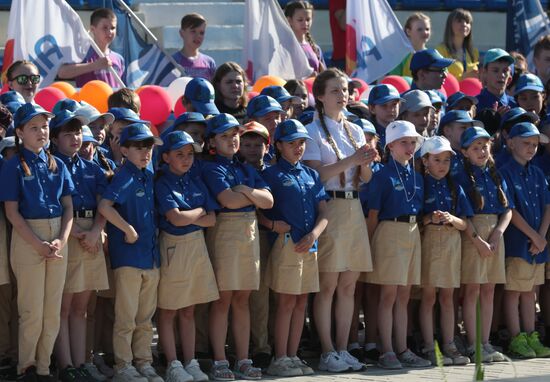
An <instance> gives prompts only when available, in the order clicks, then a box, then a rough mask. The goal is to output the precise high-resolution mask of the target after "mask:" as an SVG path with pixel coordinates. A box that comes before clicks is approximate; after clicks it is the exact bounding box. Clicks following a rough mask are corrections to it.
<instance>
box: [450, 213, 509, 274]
mask: <svg viewBox="0 0 550 382" xmlns="http://www.w3.org/2000/svg"><path fill="white" fill-rule="evenodd" d="M497 222H498V216H497V215H488V214H479V215H474V217H473V218H472V223H473V225H474V227H475V229H476V232H477V234H478V235H479V236H480V237H481V238H482V239H483V240H487V239H488V237H489V235H490V234H491V232H493V229H494V228H495V226H496V225H497ZM460 282H461V283H462V284H504V283H505V282H506V271H505V267H504V239H503V238H501V239H500V243H499V246H498V253H497V254H496V255H493V256H491V257H489V258H482V257H481V256H480V255H479V252H478V251H477V249H476V248H475V247H474V245H473V244H472V242H471V241H470V239H469V238H468V237H467V236H466V234H465V233H464V232H463V233H462V266H461V272H460Z"/></svg>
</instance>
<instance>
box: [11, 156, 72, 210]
mask: <svg viewBox="0 0 550 382" xmlns="http://www.w3.org/2000/svg"><path fill="white" fill-rule="evenodd" d="M21 150H23V157H24V158H25V162H26V163H27V166H29V169H30V171H31V175H30V176H26V175H25V172H24V170H23V167H22V165H21V161H20V158H19V155H15V156H14V157H13V158H11V159H10V160H8V161H7V162H5V163H4V165H3V166H2V172H1V174H0V178H1V179H5V181H4V182H3V184H2V187H0V201H3V202H7V201H11V202H19V213H20V214H21V216H23V218H25V219H52V218H57V217H60V216H61V215H63V206H62V205H61V198H62V197H63V196H67V195H72V194H73V192H74V185H73V181H72V180H71V175H70V174H69V171H67V167H66V166H65V164H64V163H63V161H61V159H59V158H56V157H54V160H55V162H56V164H57V171H56V172H51V171H50V170H48V156H47V155H46V152H45V151H44V150H42V151H40V153H39V154H35V153H33V152H32V151H29V150H27V149H26V148H23V147H22V148H21Z"/></svg>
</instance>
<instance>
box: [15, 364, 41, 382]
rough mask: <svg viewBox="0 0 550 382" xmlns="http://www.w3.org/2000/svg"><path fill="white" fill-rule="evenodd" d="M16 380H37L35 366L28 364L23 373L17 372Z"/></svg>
mask: <svg viewBox="0 0 550 382" xmlns="http://www.w3.org/2000/svg"><path fill="white" fill-rule="evenodd" d="M17 381H18V382H38V378H37V376H36V367H35V366H29V367H27V369H26V370H25V372H24V373H23V374H19V375H18V376H17Z"/></svg>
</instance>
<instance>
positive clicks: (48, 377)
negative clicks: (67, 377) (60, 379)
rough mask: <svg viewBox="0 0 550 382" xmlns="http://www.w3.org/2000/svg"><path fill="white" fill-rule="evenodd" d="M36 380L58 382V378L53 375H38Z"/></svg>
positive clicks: (39, 381)
mask: <svg viewBox="0 0 550 382" xmlns="http://www.w3.org/2000/svg"><path fill="white" fill-rule="evenodd" d="M36 379H37V380H38V382H56V381H57V378H55V377H54V376H53V375H51V374H48V375H40V374H36Z"/></svg>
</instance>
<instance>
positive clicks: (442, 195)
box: [424, 175, 474, 217]
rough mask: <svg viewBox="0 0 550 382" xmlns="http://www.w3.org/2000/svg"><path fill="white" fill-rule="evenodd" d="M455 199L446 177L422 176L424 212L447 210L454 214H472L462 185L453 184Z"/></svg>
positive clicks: (468, 215) (467, 215)
mask: <svg viewBox="0 0 550 382" xmlns="http://www.w3.org/2000/svg"><path fill="white" fill-rule="evenodd" d="M454 187H455V191H456V200H455V202H454V204H453V197H452V194H451V189H450V187H449V182H448V181H447V178H442V179H439V180H438V179H435V178H434V177H432V176H431V175H426V176H425V177H424V213H425V214H429V213H431V212H434V211H447V212H450V213H451V214H452V215H454V216H464V217H471V216H473V215H474V211H473V210H472V206H471V204H470V202H469V201H468V198H467V197H466V194H465V193H464V190H463V189H462V187H461V186H460V185H458V184H455V185H454Z"/></svg>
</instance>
